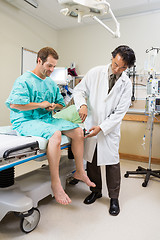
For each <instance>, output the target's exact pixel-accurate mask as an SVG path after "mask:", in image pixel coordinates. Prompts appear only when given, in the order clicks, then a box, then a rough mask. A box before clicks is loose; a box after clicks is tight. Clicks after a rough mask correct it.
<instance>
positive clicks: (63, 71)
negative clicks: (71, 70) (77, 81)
mask: <svg viewBox="0 0 160 240" xmlns="http://www.w3.org/2000/svg"><path fill="white" fill-rule="evenodd" d="M50 77H51V78H52V80H53V81H55V82H56V83H57V84H60V85H66V84H67V81H68V69H67V68H66V67H56V68H54V71H53V72H52V73H51V75H50Z"/></svg>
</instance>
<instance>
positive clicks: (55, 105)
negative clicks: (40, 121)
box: [46, 103, 57, 112]
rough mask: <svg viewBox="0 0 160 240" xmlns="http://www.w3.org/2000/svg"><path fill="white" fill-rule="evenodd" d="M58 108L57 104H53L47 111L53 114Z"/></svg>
mask: <svg viewBox="0 0 160 240" xmlns="http://www.w3.org/2000/svg"><path fill="white" fill-rule="evenodd" d="M56 107H57V104H55V103H51V106H49V107H47V108H46V110H47V111H49V112H51V111H53V110H54V109H55V108H56Z"/></svg>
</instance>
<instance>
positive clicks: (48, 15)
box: [4, 0, 160, 30]
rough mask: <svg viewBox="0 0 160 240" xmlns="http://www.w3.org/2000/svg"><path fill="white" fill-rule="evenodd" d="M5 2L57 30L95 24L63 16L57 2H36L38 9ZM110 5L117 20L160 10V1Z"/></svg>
mask: <svg viewBox="0 0 160 240" xmlns="http://www.w3.org/2000/svg"><path fill="white" fill-rule="evenodd" d="M4 1H6V2H7V3H8V4H12V5H13V6H14V7H16V8H18V9H19V10H20V11H24V12H26V13H27V14H29V15H31V16H33V17H35V18H36V19H38V20H40V21H41V22H43V23H46V24H47V25H49V26H50V27H52V28H53V29H55V30H60V29H64V28H71V27H78V26H80V25H83V24H86V23H90V22H93V20H92V19H89V18H85V19H84V21H83V22H82V23H78V22H77V19H75V18H72V17H66V16H64V15H62V14H61V13H60V9H61V8H62V6H61V5H60V4H59V3H58V1H57V0H36V2H37V3H38V8H34V7H33V6H31V5H30V4H28V3H27V2H26V1H24V0H4ZM108 3H109V4H110V6H111V9H112V11H113V13H114V15H115V16H116V17H117V18H120V17H124V16H129V15H133V14H142V13H146V12H153V11H159V10H160V0H134V1H131V0H108ZM109 17H110V15H105V17H104V16H103V17H101V19H102V20H104V19H109ZM84 22H85V23H84Z"/></svg>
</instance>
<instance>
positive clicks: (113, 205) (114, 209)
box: [109, 198, 120, 216]
mask: <svg viewBox="0 0 160 240" xmlns="http://www.w3.org/2000/svg"><path fill="white" fill-rule="evenodd" d="M119 212H120V208H119V202H118V199H117V198H111V200H110V209H109V213H110V214H111V215H112V216H117V215H118V214H119Z"/></svg>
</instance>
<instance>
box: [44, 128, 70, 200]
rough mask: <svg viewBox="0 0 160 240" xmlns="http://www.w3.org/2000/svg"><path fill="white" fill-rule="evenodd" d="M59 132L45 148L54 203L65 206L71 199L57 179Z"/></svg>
mask: <svg viewBox="0 0 160 240" xmlns="http://www.w3.org/2000/svg"><path fill="white" fill-rule="evenodd" d="M60 144H61V132H60V131H56V132H55V133H54V134H53V135H52V137H51V138H50V139H49V142H48V147H47V157H48V162H49V168H50V175H51V187H52V191H53V194H54V197H55V199H56V201H57V202H58V203H60V204H64V205H67V204H69V203H71V199H70V198H69V197H68V195H67V194H66V193H65V191H64V190H63V188H62V185H61V181H60V178H59V162H60V157H61V149H60Z"/></svg>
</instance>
